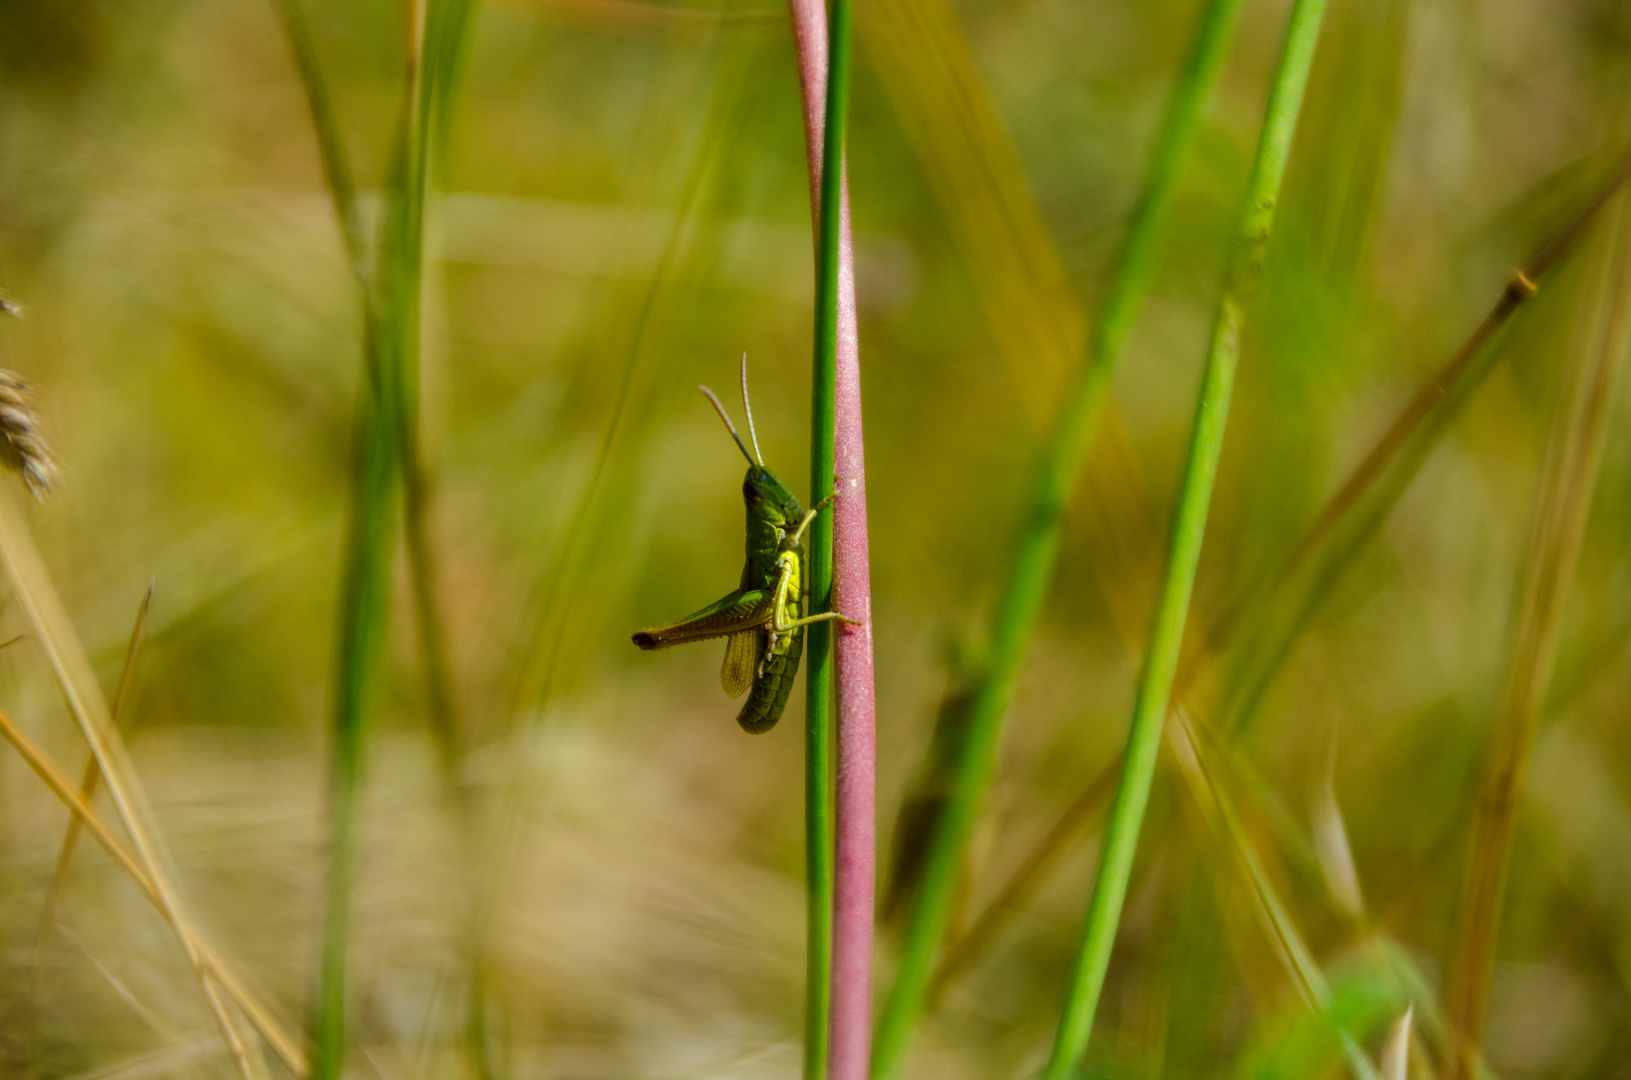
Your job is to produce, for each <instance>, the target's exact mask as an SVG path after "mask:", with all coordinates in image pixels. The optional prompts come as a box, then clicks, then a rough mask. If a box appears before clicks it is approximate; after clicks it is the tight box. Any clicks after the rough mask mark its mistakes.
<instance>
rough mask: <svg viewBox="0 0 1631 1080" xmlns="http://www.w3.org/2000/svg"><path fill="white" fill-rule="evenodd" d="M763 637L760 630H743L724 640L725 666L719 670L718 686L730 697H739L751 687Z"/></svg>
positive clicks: (763, 633) (763, 634)
mask: <svg viewBox="0 0 1631 1080" xmlns="http://www.w3.org/2000/svg"><path fill="white" fill-rule="evenodd" d="M764 636H765V632H764V631H763V630H762V629H761V630H743V631H742V632H741V633H739V634H732V635H731V636H730V637H729V638H727V639H726V641H725V665H724V667H721V668H720V669H719V685H720V686H723V687H724V688H725V693H727V694H729V695H730V696H731V697H733V698H734V697H741V696H742V695H743V694H744V693H745V692H746V691H747V688H748V687H750V686H752V685H753V673H754V670H755V669H756V668H757V667H758V666H759V653H760V651H761V650H762V649H763V647H764V646H763V642H764Z"/></svg>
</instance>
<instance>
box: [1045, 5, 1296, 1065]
mask: <svg viewBox="0 0 1631 1080" xmlns="http://www.w3.org/2000/svg"><path fill="white" fill-rule="evenodd" d="M1324 16H1325V0H1297V3H1296V6H1295V7H1293V8H1292V11H1291V18H1290V22H1289V24H1288V26H1287V30H1286V40H1285V45H1284V47H1283V49H1282V50H1281V53H1280V62H1279V66H1278V69H1277V71H1276V72H1275V76H1274V85H1273V88H1272V89H1271V90H1270V93H1269V103H1268V109H1267V112H1266V113H1265V115H1264V118H1263V131H1262V134H1261V136H1260V137H1259V139H1258V144H1257V155H1256V160H1255V161H1254V162H1253V164H1252V173H1251V178H1250V180H1249V181H1248V182H1247V185H1246V198H1245V202H1244V204H1243V206H1242V209H1241V214H1240V219H1239V222H1238V225H1237V227H1236V233H1235V237H1236V238H1235V244H1234V250H1233V251H1232V253H1231V255H1230V260H1229V269H1228V271H1227V277H1226V278H1225V282H1224V288H1223V297H1222V299H1221V301H1220V302H1219V305H1218V313H1217V319H1216V322H1215V323H1214V325H1213V330H1212V339H1211V345H1210V347H1209V349H1208V352H1207V358H1206V369H1205V372H1204V374H1203V375H1202V378H1201V393H1200V400H1199V403H1198V405H1197V407H1196V412H1195V423H1194V427H1193V428H1192V430H1191V433H1190V444H1189V453H1188V456H1187V459H1186V461H1185V465H1184V476H1183V480H1182V482H1181V483H1180V486H1179V490H1178V505H1177V509H1176V512H1175V514H1174V519H1173V526H1172V539H1171V546H1170V549H1169V554H1168V559H1167V571H1166V575H1165V578H1164V580H1163V582H1162V586H1161V596H1160V599H1159V601H1158V602H1157V605H1156V613H1155V623H1154V626H1153V627H1152V628H1151V631H1150V647H1149V652H1148V654H1147V655H1146V656H1145V659H1144V667H1143V671H1142V672H1141V673H1140V676H1139V681H1138V693H1137V697H1136V699H1135V702H1134V706H1133V719H1132V726H1131V730H1130V731H1129V732H1128V736H1127V750H1126V763H1125V765H1124V766H1123V768H1122V774H1121V784H1120V787H1119V788H1118V789H1117V791H1116V799H1115V802H1114V804H1113V805H1112V806H1111V810H1110V819H1109V822H1108V824H1107V825H1106V827H1105V833H1104V850H1103V852H1102V853H1101V855H1100V858H1099V870H1098V878H1097V880H1096V881H1095V883H1094V887H1093V898H1092V900H1091V901H1090V903H1089V905H1088V913H1087V925H1086V927H1085V928H1084V931H1083V934H1082V945H1081V950H1080V952H1079V953H1078V956H1077V961H1076V966H1075V971H1074V972H1073V973H1072V977H1071V983H1070V991H1069V993H1068V995H1067V997H1066V1000H1065V1008H1064V1013H1063V1015H1062V1017H1061V1019H1060V1023H1059V1031H1058V1035H1057V1037H1056V1039H1055V1041H1054V1046H1053V1054H1052V1057H1051V1058H1050V1059H1049V1061H1048V1065H1047V1067H1046V1068H1045V1069H1044V1070H1043V1073H1042V1075H1043V1077H1044V1080H1066V1078H1067V1077H1068V1076H1070V1075H1071V1073H1072V1072H1074V1070H1075V1068H1076V1065H1077V1063H1078V1062H1079V1061H1080V1060H1081V1058H1082V1054H1083V1053H1084V1052H1085V1051H1086V1049H1087V1042H1088V1037H1089V1035H1090V1034H1091V1033H1092V1030H1093V1015H1094V1013H1095V1012H1096V1011H1097V1008H1098V1002H1099V992H1100V991H1101V990H1102V989H1103V986H1104V975H1105V971H1106V970H1107V969H1108V967H1109V965H1110V950H1111V946H1112V945H1113V944H1114V943H1115V937H1116V926H1117V924H1118V923H1119V922H1120V918H1121V907H1122V902H1123V901H1124V900H1125V898H1126V895H1127V879H1128V877H1129V875H1130V874H1131V872H1132V865H1133V855H1134V853H1135V851H1136V849H1137V846H1138V834H1139V830H1140V827H1141V825H1142V824H1143V818H1144V808H1145V806H1146V804H1147V803H1148V801H1149V793H1150V783H1151V780H1152V778H1153V777H1154V775H1155V757H1156V751H1157V749H1159V747H1160V744H1161V730H1162V722H1163V720H1164V719H1165V717H1166V712H1167V701H1168V698H1169V696H1170V694H1171V691H1172V678H1173V675H1174V674H1175V673H1176V671H1177V667H1178V649H1179V646H1180V645H1181V644H1182V641H1183V631H1184V622H1185V619H1186V617H1187V616H1188V613H1189V597H1190V593H1191V590H1192V589H1193V587H1194V583H1195V569H1196V566H1197V565H1198V563H1199V561H1200V554H1201V541H1202V539H1203V537H1204V534H1205V530H1206V515H1207V509H1208V507H1209V504H1210V503H1211V499H1212V486H1213V482H1214V480H1215V479H1216V477H1217V468H1218V458H1219V455H1220V453H1221V452H1222V449H1223V432H1224V426H1225V423H1226V421H1227V419H1228V414H1229V399H1230V395H1231V392H1232V390H1233V388H1234V378H1235V370H1236V367H1237V366H1238V364H1239V360H1240V336H1241V330H1242V326H1243V323H1244V321H1245V301H1246V297H1247V295H1248V294H1249V293H1250V291H1251V288H1252V286H1253V285H1254V284H1255V283H1256V281H1257V279H1258V278H1259V277H1260V276H1261V275H1262V270H1263V262H1264V258H1265V256H1266V254H1267V249H1268V239H1269V232H1270V229H1271V228H1272V226H1273V222H1274V208H1275V204H1276V202H1277V201H1278V199H1279V194H1280V183H1281V181H1282V179H1283V178H1284V176H1285V169H1286V161H1287V159H1288V158H1289V156H1290V153H1291V141H1292V136H1293V134H1294V133H1295V131H1296V127H1297V116H1298V114H1299V113H1300V112H1301V111H1302V101H1303V92H1304V90H1305V89H1306V88H1307V85H1308V72H1309V69H1310V68H1311V67H1312V66H1313V62H1314V50H1315V46H1316V45H1317V44H1318V42H1319V33H1320V25H1321V23H1322V21H1323V19H1324Z"/></svg>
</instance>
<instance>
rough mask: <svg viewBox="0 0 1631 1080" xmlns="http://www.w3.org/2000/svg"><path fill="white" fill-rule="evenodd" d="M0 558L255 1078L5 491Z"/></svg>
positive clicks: (221, 1022)
mask: <svg viewBox="0 0 1631 1080" xmlns="http://www.w3.org/2000/svg"><path fill="white" fill-rule="evenodd" d="M0 559H3V561H4V562H5V565H6V571H7V574H8V575H9V576H10V578H11V585H12V590H13V592H14V593H15V594H16V597H17V601H18V604H19V605H20V606H21V607H22V609H23V612H24V613H25V614H26V615H27V617H28V621H29V624H30V625H31V626H32V627H33V628H34V633H35V636H36V637H37V638H38V639H39V642H40V646H41V647H42V648H43V649H44V650H45V653H46V656H47V657H48V658H49V659H50V661H51V668H52V671H54V672H55V673H56V677H57V683H58V685H59V686H60V687H61V689H62V693H63V696H64V697H65V698H66V699H67V701H68V710H69V712H70V713H72V714H73V717H74V720H75V722H76V723H78V725H79V730H80V732H81V734H83V735H84V736H85V741H86V742H87V743H88V744H89V745H90V748H91V755H92V757H93V758H94V759H95V761H96V763H97V767H98V768H99V769H100V770H101V773H102V776H103V778H104V779H105V780H106V782H107V786H108V794H109V796H110V797H111V798H112V800H113V804H114V806H115V808H116V809H117V810H118V812H119V818H120V821H121V823H122V824H123V825H124V827H125V831H126V832H127V833H128V834H129V836H130V839H131V843H132V845H133V846H134V847H135V849H136V855H137V857H138V858H139V859H140V860H141V862H142V864H143V865H144V867H145V869H146V870H147V873H148V876H149V879H150V880H151V881H152V883H153V885H154V888H155V891H156V895H157V896H158V898H159V900H160V901H161V910H162V912H163V914H164V916H165V919H166V921H167V922H169V923H170V925H171V926H172V927H173V928H174V929H175V931H176V934H177V936H178V937H179V938H180V940H181V943H182V948H183V950H184V951H185V952H186V954H187V960H188V962H189V963H190V964H191V965H192V967H193V973H194V975H195V976H196V977H197V979H198V983H199V987H200V989H201V990H202V991H203V993H204V998H205V1001H206V1002H207V1003H208V1005H209V1007H210V1013H211V1015H212V1016H213V1017H214V1018H215V1022H216V1025H217V1026H218V1027H219V1028H220V1029H221V1037H222V1039H224V1040H225V1041H226V1044H227V1046H228V1047H229V1048H230V1049H231V1051H232V1055H233V1059H234V1061H235V1062H236V1063H237V1065H238V1068H239V1071H240V1072H241V1073H242V1074H243V1075H244V1077H245V1080H254V1071H253V1067H252V1065H251V1062H250V1057H249V1052H248V1050H247V1049H246V1048H245V1046H244V1042H243V1039H242V1037H241V1036H240V1035H239V1034H238V1030H237V1027H236V1025H234V1023H233V1022H232V1017H231V1015H230V1014H229V1013H228V1012H227V1011H226V1008H225V1006H224V1005H223V1003H222V1002H221V1000H220V997H219V995H218V994H217V992H216V988H215V986H214V985H213V984H212V983H211V981H210V979H209V978H208V976H207V974H206V973H205V971H204V968H203V967H202V965H201V964H200V963H199V959H198V953H197V951H196V950H195V949H194V948H193V942H194V941H195V940H196V937H197V935H195V934H193V933H191V931H190V930H188V929H184V927H186V926H187V920H186V917H185V915H184V913H183V910H182V907H181V903H180V900H179V899H178V897H177V895H176V893H175V890H174V889H173V887H172V886H171V885H170V883H169V880H168V877H167V875H166V874H165V873H164V870H163V868H162V866H161V864H160V863H159V859H158V854H157V850H156V848H155V846H154V843H153V841H152V839H151V838H152V836H153V835H154V831H153V829H152V828H151V826H150V825H149V823H148V822H149V814H148V810H147V802H146V799H145V798H144V797H143V796H142V792H141V785H140V782H139V781H138V780H137V779H136V774H135V770H134V769H133V768H132V767H131V765H130V762H129V759H128V757H127V756H126V755H125V753H124V745H123V743H122V742H121V741H120V739H119V736H118V733H117V732H116V731H114V730H113V727H112V724H111V722H110V719H109V712H108V705H107V702H106V701H105V700H104V699H103V697H102V689H101V687H100V686H98V685H97V682H96V676H95V674H94V673H93V672H92V670H91V665H90V661H89V660H88V659H86V657H85V649H84V646H82V645H81V644H80V641H79V637H78V635H77V634H76V633H75V632H74V629H73V624H72V622H71V621H70V620H69V618H68V613H67V610H66V609H65V608H64V607H63V606H62V599H61V598H60V597H59V596H58V595H57V591H56V586H55V584H54V583H53V582H52V580H51V576H50V574H49V573H48V572H47V571H46V569H45V563H44V561H43V560H42V559H41V558H40V553H39V550H38V548H36V547H35V545H34V539H33V536H32V535H31V534H30V533H29V531H28V528H27V526H26V525H25V524H24V523H23V521H22V519H21V515H20V514H19V513H18V511H17V508H16V506H15V504H14V502H13V500H12V499H11V497H10V495H9V493H8V494H4V495H0Z"/></svg>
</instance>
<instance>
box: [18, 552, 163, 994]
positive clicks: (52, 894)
mask: <svg viewBox="0 0 1631 1080" xmlns="http://www.w3.org/2000/svg"><path fill="white" fill-rule="evenodd" d="M152 603H153V582H152V581H151V580H149V581H148V583H147V592H145V593H144V594H142V602H141V604H140V606H138V607H137V608H136V624H135V625H134V626H133V627H131V629H130V642H129V644H127V645H126V646H125V662H124V666H123V667H122V668H120V670H119V682H118V685H117V686H115V687H114V691H113V705H112V707H111V708H110V709H109V710H108V726H109V728H110V729H116V728H118V726H119V721H120V720H121V719H122V718H123V716H124V705H125V695H126V694H127V693H129V690H130V676H131V673H132V672H133V671H135V669H136V653H137V651H138V650H139V649H140V648H141V643H142V633H143V631H144V630H145V628H146V626H147V609H148V607H149V606H150V605H151V604H152ZM101 779H102V770H101V769H100V768H99V767H98V766H97V764H96V757H95V755H92V757H91V759H90V760H89V761H87V762H85V774H84V775H83V776H82V777H80V780H79V795H80V798H82V799H83V800H84V801H85V802H86V803H87V804H89V803H90V801H91V800H92V799H93V798H94V797H95V796H96V788H97V784H98V783H99V782H100V781H101ZM79 830H80V821H79V818H78V817H77V816H75V815H72V814H70V815H69V816H68V830H67V832H65V833H64V834H63V837H62V848H61V850H60V851H58V852H57V865H56V869H54V870H53V871H52V872H51V884H50V885H48V886H47V887H46V890H45V902H44V903H43V904H41V905H40V925H39V928H38V930H36V931H35V940H34V977H33V979H32V980H31V983H32V985H33V986H34V987H35V988H38V986H39V977H40V959H41V956H42V954H43V952H44V949H45V939H46V937H47V935H48V934H49V932H50V928H51V923H52V921H53V917H54V916H55V914H56V910H57V898H58V897H59V896H60V895H61V894H62V887H63V884H64V882H66V881H67V879H68V867H69V866H70V865H71V864H72V863H73V859H74V847H75V846H76V845H77V844H78V843H79Z"/></svg>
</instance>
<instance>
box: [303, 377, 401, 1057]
mask: <svg viewBox="0 0 1631 1080" xmlns="http://www.w3.org/2000/svg"><path fill="white" fill-rule="evenodd" d="M369 367H370V372H369V377H368V379H366V380H365V382H364V383H363V386H362V387H361V388H360V391H359V394H358V403H357V418H356V421H355V428H354V434H353V444H354V451H353V462H352V479H351V505H350V510H349V518H350V524H349V526H348V529H347V533H346V541H345V553H344V560H345V562H344V568H343V571H342V578H341V586H340V589H341V591H340V611H339V619H340V626H339V647H338V654H337V659H336V664H335V693H334V713H333V747H332V750H331V753H332V761H331V765H330V773H329V788H330V795H329V799H330V814H331V815H332V822H333V824H332V828H333V838H332V840H331V847H330V850H329V873H328V887H327V896H326V898H325V917H324V922H323V944H322V966H321V972H320V976H319V978H320V983H319V987H318V1000H317V1005H316V1015H315V1018H314V1020H313V1031H312V1038H313V1042H314V1044H315V1049H316V1057H315V1060H314V1062H313V1072H312V1075H313V1078H314V1080H336V1078H337V1077H338V1076H339V1075H340V1071H341V1065H342V1061H343V1058H344V1051H345V983H346V951H347V943H348V941H349V940H350V912H351V881H352V874H353V864H354V862H355V849H356V804H357V793H358V789H359V787H360V785H361V769H362V754H363V737H364V725H365V724H366V722H367V718H368V716H369V715H370V713H371V712H372V709H373V706H374V703H375V700H376V698H377V696H378V691H379V684H380V682H381V677H382V675H383V668H384V664H383V661H384V655H385V640H386V636H387V630H388V623H389V620H390V613H391V562H392V557H393V554H394V551H395V546H396V545H395V542H396V529H395V521H396V508H397V502H398V497H399V492H398V479H399V470H398V456H397V442H396V419H395V417H394V415H393V411H394V408H395V403H396V401H397V400H398V399H397V395H396V393H395V391H394V389H393V388H392V386H391V385H390V380H391V375H390V373H389V369H388V367H387V366H386V365H384V364H370V365H369Z"/></svg>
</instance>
